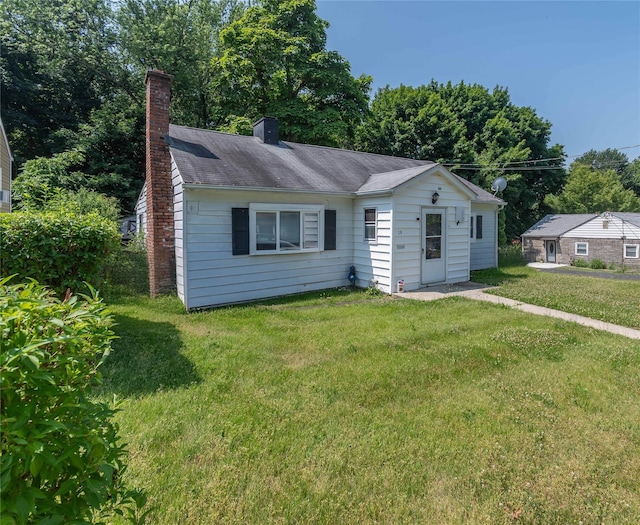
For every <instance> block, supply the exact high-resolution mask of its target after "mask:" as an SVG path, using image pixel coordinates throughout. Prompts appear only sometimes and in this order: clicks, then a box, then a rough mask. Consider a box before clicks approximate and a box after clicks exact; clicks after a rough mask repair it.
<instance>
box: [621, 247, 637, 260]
mask: <svg viewBox="0 0 640 525" xmlns="http://www.w3.org/2000/svg"><path fill="white" fill-rule="evenodd" d="M639 246H640V245H638V244H625V245H624V258H625V259H638V258H640V253H639V252H640V249H639V248H638V247H639Z"/></svg>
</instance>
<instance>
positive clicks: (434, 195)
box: [431, 191, 440, 204]
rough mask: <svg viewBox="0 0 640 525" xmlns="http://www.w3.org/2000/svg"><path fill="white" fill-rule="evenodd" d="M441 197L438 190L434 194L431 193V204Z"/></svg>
mask: <svg viewBox="0 0 640 525" xmlns="http://www.w3.org/2000/svg"><path fill="white" fill-rule="evenodd" d="M439 198H440V194H439V193H438V192H437V191H434V192H433V195H431V204H435V203H436V202H438V199H439Z"/></svg>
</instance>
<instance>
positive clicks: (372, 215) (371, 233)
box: [364, 208, 378, 241]
mask: <svg viewBox="0 0 640 525" xmlns="http://www.w3.org/2000/svg"><path fill="white" fill-rule="evenodd" d="M377 215H378V210H376V208H365V209H364V240H365V241H375V240H376V234H377V232H376V229H377V222H378V221H377Z"/></svg>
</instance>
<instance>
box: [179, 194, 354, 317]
mask: <svg viewBox="0 0 640 525" xmlns="http://www.w3.org/2000/svg"><path fill="white" fill-rule="evenodd" d="M185 201H186V203H187V205H186V211H185V234H186V237H185V239H186V240H187V242H186V243H185V260H184V263H185V277H186V281H185V282H186V283H187V286H186V290H185V292H186V298H187V300H186V301H185V304H186V306H187V308H189V309H193V308H203V307H207V306H216V305H222V304H231V303H240V302H246V301H253V300H257V299H265V298H268V297H277V296H280V295H286V294H293V293H301V292H307V291H312V290H321V289H324V288H332V287H338V286H345V285H347V284H348V281H347V272H348V270H349V266H350V265H352V264H353V242H352V239H353V210H352V199H351V198H349V197H327V196H326V195H312V194H300V193H284V192H278V193H270V192H257V191H231V190H228V191H227V190H217V191H211V190H206V189H202V190H200V189H192V188H187V189H186V190H185ZM250 203H266V204H272V205H274V206H276V207H278V208H281V207H282V206H283V205H284V206H285V207H286V206H292V207H296V208H298V209H299V207H300V205H309V206H316V207H322V208H324V209H332V210H336V218H337V224H336V231H337V239H336V250H328V251H324V250H322V244H320V248H319V250H314V251H307V252H301V251H298V252H296V251H294V252H291V253H288V254H287V255H286V256H283V255H282V254H277V253H274V254H265V255H260V256H252V255H235V256H234V255H232V241H231V239H232V231H231V226H232V223H231V209H232V208H249V206H250ZM308 219H309V218H308ZM311 222H313V221H311ZM320 224H321V223H320ZM306 227H309V228H313V226H311V225H310V224H307V222H305V228H306ZM321 229H322V226H320V231H319V239H318V241H319V242H321V241H322V235H321V234H322V231H321ZM308 241H309V242H314V241H313V240H312V239H311V237H310V238H309V239H308Z"/></svg>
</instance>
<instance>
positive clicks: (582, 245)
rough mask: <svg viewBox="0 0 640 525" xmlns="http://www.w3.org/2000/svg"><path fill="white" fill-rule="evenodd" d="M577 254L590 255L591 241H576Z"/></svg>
mask: <svg viewBox="0 0 640 525" xmlns="http://www.w3.org/2000/svg"><path fill="white" fill-rule="evenodd" d="M576 255H589V243H588V242H577V243H576Z"/></svg>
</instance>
